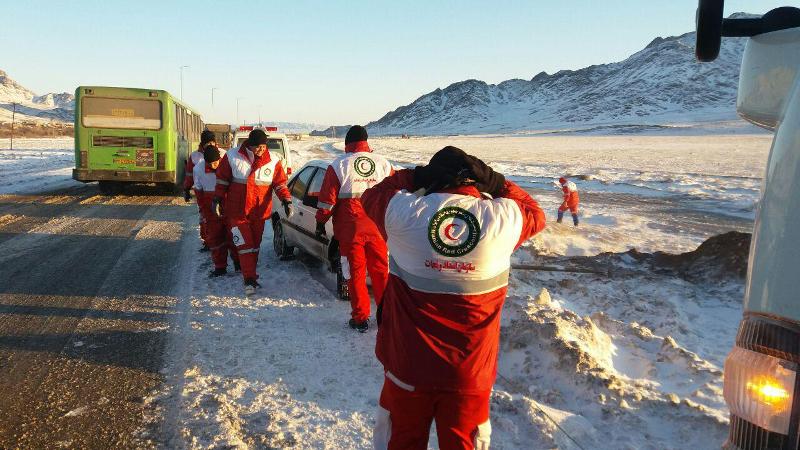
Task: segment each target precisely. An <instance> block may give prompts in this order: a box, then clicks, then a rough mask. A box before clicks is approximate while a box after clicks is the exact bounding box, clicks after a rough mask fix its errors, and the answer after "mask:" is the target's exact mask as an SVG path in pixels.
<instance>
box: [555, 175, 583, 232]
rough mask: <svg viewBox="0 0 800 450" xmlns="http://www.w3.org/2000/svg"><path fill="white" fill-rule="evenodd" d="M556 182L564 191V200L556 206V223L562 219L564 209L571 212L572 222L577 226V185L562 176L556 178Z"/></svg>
mask: <svg viewBox="0 0 800 450" xmlns="http://www.w3.org/2000/svg"><path fill="white" fill-rule="evenodd" d="M558 184H559V185H561V192H563V193H564V201H563V202H562V203H561V206H559V207H558V220H557V222H558V223H561V220H563V219H564V211H566V210H569V211H570V212H571V213H572V224H573V225H575V226H576V227H577V226H578V202H579V201H580V199H579V198H578V186H575V183H573V182H572V181H569V180H567V179H566V178H564V177H561V178H559V179H558Z"/></svg>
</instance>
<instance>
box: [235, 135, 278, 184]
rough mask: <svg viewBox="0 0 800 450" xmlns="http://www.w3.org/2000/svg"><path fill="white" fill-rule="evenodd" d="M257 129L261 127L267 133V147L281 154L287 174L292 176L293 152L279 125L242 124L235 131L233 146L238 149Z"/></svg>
mask: <svg viewBox="0 0 800 450" xmlns="http://www.w3.org/2000/svg"><path fill="white" fill-rule="evenodd" d="M255 129H261V130H264V132H265V133H267V149H268V150H269V151H270V152H272V153H275V154H278V155H280V157H281V159H282V160H283V162H284V167H285V168H286V174H287V175H290V176H291V175H292V153H291V152H290V151H289V141H288V140H287V139H286V135H285V134H283V133H278V127H256V126H252V125H249V126H245V125H242V126H240V127H239V128H237V129H236V131H235V132H234V133H233V142H232V147H231V148H236V149H238V148H239V147H240V146H241V145H242V144H244V141H246V140H247V136H248V135H249V134H250V132H251V131H253V130H255Z"/></svg>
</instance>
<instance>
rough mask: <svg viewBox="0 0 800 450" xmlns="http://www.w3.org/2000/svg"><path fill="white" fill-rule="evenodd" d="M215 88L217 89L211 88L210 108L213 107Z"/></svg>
mask: <svg viewBox="0 0 800 450" xmlns="http://www.w3.org/2000/svg"><path fill="white" fill-rule="evenodd" d="M217 89H219V88H211V108H212V109H213V108H214V91H216V90H217Z"/></svg>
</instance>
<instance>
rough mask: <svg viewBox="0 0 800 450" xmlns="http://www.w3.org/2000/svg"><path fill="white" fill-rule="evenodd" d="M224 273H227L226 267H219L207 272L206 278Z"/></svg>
mask: <svg viewBox="0 0 800 450" xmlns="http://www.w3.org/2000/svg"><path fill="white" fill-rule="evenodd" d="M226 273H228V269H226V268H225V267H221V268H219V269H214V270H212V271H211V273H209V274H208V278H216V277H221V276H223V275H225V274H226Z"/></svg>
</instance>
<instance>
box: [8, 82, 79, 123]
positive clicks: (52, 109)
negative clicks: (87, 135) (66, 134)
mask: <svg viewBox="0 0 800 450" xmlns="http://www.w3.org/2000/svg"><path fill="white" fill-rule="evenodd" d="M14 103H16V115H15V120H17V121H19V122H36V123H40V122H51V121H55V122H72V121H73V114H74V110H75V96H74V95H72V94H70V93H67V92H63V93H61V94H53V93H49V94H45V95H41V96H37V95H36V94H35V93H34V92H32V91H31V90H30V89H28V88H26V87H25V86H22V85H21V84H19V83H17V82H16V81H14V80H13V79H12V78H11V77H9V76H8V74H7V73H5V72H4V71H2V70H0V123H4V122H11V115H12V110H13V109H14V105H13V104H14Z"/></svg>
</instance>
